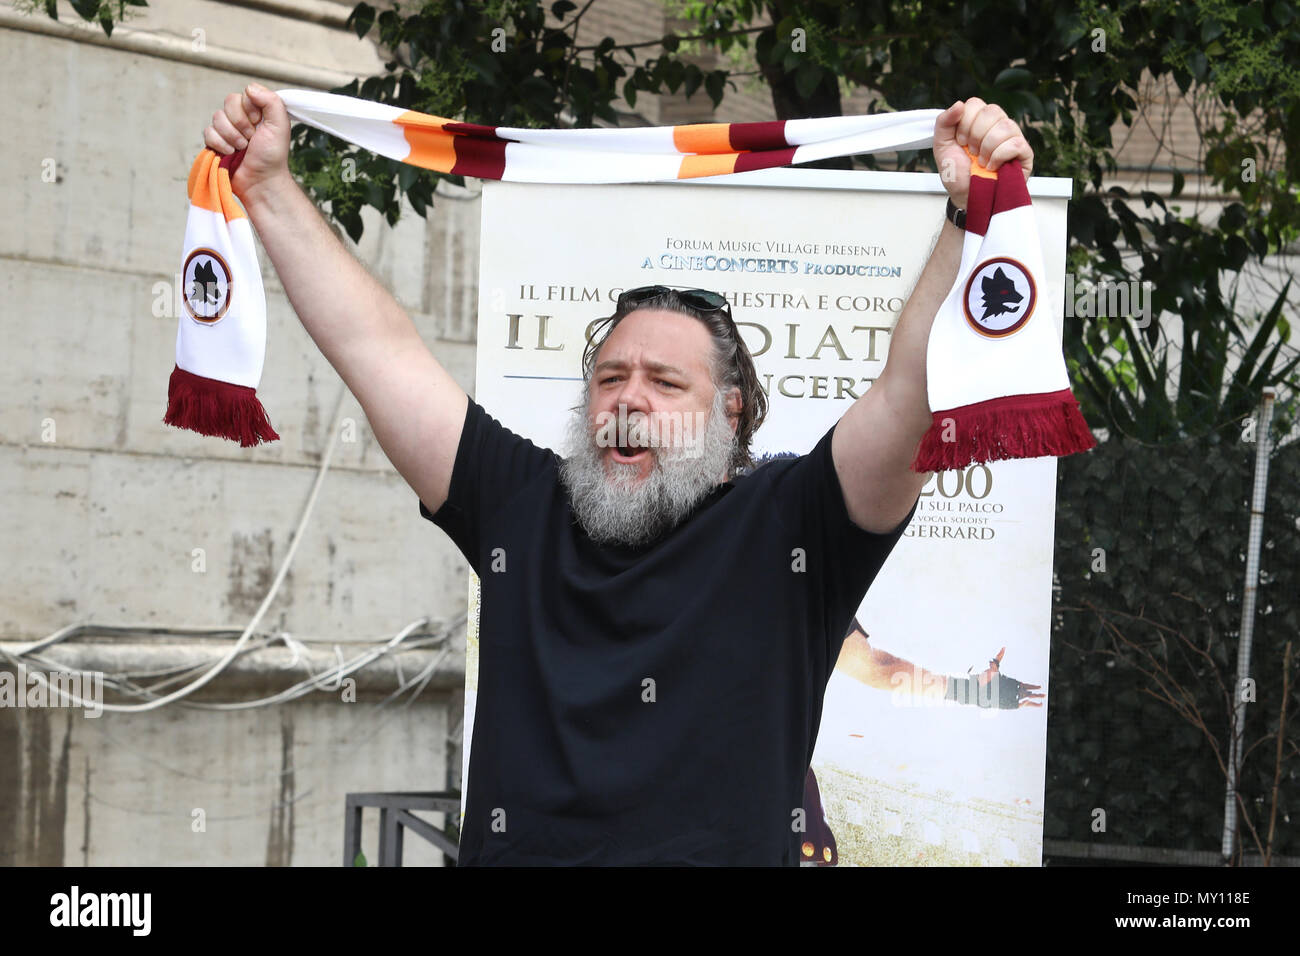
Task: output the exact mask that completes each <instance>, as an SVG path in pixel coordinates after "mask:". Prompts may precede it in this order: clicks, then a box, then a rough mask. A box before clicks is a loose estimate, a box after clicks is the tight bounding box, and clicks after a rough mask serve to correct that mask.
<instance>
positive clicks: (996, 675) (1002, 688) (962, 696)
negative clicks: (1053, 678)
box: [944, 647, 1046, 710]
mask: <svg viewBox="0 0 1300 956" xmlns="http://www.w3.org/2000/svg"><path fill="white" fill-rule="evenodd" d="M1006 652H1007V649H1006V648H1005V647H1004V648H1002V650H1000V651H998V656H997V657H995V658H993V659H992V660H990V661H989V666H988V667H987V668H985V669H984V671H983V672H981V673H980V675H979V676H978V677H975V678H973V679H972V678H967V677H949V678H948V688H947V692H946V694H945V695H944V696H945V697H946V698H947V699H948V700H955V701H957V703H959V704H974V705H975V706H977V707H996V708H998V709H1000V710H1016V709H1017V708H1020V707H1042V706H1043V705H1042V704H1041V703H1039V701H1040V700H1042V699H1043V697H1045V696H1046V695H1045V694H1035V693H1034V691H1036V690H1038V689H1039V688H1040V687H1041V686H1042V685H1041V684H1022V683H1021V682H1020V681H1018V680H1016V679H1015V678H1014V677H1003V676H1002V656H1003V655H1004V654H1006Z"/></svg>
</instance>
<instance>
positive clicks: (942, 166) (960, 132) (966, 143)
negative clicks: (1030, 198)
mask: <svg viewBox="0 0 1300 956" xmlns="http://www.w3.org/2000/svg"><path fill="white" fill-rule="evenodd" d="M967 150H969V151H970V153H969V154H968V153H967ZM971 154H973V155H974V156H976V157H977V158H978V159H979V163H980V165H981V166H983V167H984V168H985V169H987V170H989V171H990V172H996V171H997V169H998V167H999V166H1001V165H1002V164H1003V163H1009V162H1018V163H1020V168H1021V169H1022V170H1024V173H1025V178H1026V179H1028V178H1029V174H1030V173H1031V172H1032V171H1033V168H1034V151H1033V150H1032V149H1030V148H1029V141H1028V140H1026V139H1025V137H1024V134H1023V133H1021V132H1020V127H1019V126H1017V125H1016V124H1015V122H1013V121H1012V120H1011V118H1010V117H1008V116H1007V114H1006V112H1005V111H1004V110H1003V109H1002V107H1000V106H994V105H992V104H989V103H985V102H984V101H983V100H981V99H979V98H978V97H974V96H972V97H971V98H970V99H968V100H966V101H964V102H963V101H962V100H958V101H957V102H956V103H953V104H952V106H950V107H948V108H947V109H946V110H944V111H943V112H942V113H941V114H940V115H939V118H938V119H937V120H935V123H934V162H935V165H937V166H938V167H939V178H940V179H941V180H942V181H943V185H944V188H945V189H947V190H948V195H949V196H951V197H952V202H953V205H955V206H957V208H959V209H965V208H966V198H967V196H969V194H970V156H971Z"/></svg>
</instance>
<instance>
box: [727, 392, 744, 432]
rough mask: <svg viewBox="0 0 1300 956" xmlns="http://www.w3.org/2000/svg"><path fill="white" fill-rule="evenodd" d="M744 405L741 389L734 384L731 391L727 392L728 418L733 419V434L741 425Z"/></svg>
mask: <svg viewBox="0 0 1300 956" xmlns="http://www.w3.org/2000/svg"><path fill="white" fill-rule="evenodd" d="M743 407H744V401H743V400H742V399H741V397H740V389H738V388H736V387H735V386H732V388H731V391H729V392H728V393H727V418H728V419H729V420H730V421H731V431H732V433H733V434H734V433H735V431H736V429H737V428H739V427H740V410H741V408H743Z"/></svg>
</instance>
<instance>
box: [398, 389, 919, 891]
mask: <svg viewBox="0 0 1300 956" xmlns="http://www.w3.org/2000/svg"><path fill="white" fill-rule="evenodd" d="M833 431H834V427H833V426H832V428H831V429H829V430H828V431H827V432H826V434H825V435H824V436H823V437H822V439H821V440H820V441H819V442H818V444H817V447H816V448H815V449H813V451H811V452H810V453H809V454H807V455H804V456H801V457H798V458H789V459H784V460H777V461H772V462H769V463H767V464H764V465H762V466H761V467H759V468H757V469H756V470H754V471H753V472H752V473H750V474H747V475H742V476H740V477H738V478H735V479H733V480H732V481H728V482H726V483H723V484H719V485H718V486H717V487H716V488H715V489H714V490H713V491H712V492H710V493H709V494H708V495H707V496H706V497H705V498H704V499H703V500H702V501H701V503H700V504H699V505H698V506H697V508H696V510H695V511H694V512H692V513H691V515H690V516H689V517H688V518H686V519H685V520H684V521H683V522H682V523H681V524H679V525H678V526H677V527H676V528H674V529H673V530H672V531H670V532H669V533H668V534H666V535H665V536H664V537H662V538H660V539H659V540H658V541H657V542H655V543H653V544H651V545H649V546H648V547H644V548H641V549H636V550H634V549H627V548H620V547H603V546H599V545H597V544H595V543H594V542H593V541H592V540H591V539H590V538H589V537H587V535H586V534H585V532H583V530H582V527H581V525H580V524H579V523H578V522H577V520H576V518H575V517H574V515H573V512H572V511H571V509H570V507H569V501H568V496H567V493H566V492H565V489H564V486H563V485H562V484H561V482H560V477H559V463H560V458H559V456H558V455H557V454H556V453H555V452H553V451H551V450H549V449H545V448H539V447H538V446H537V445H535V444H533V443H532V442H531V441H529V440H528V439H526V438H521V437H520V436H518V435H516V434H515V433H514V432H512V431H510V430H509V429H507V428H506V427H505V426H504V425H502V424H501V423H500V422H498V421H497V420H496V419H495V418H493V417H492V416H491V415H489V414H488V413H487V412H486V411H485V410H484V409H483V408H482V406H480V405H479V404H478V403H477V402H475V401H473V400H471V401H470V403H469V408H468V410H467V412H466V416H465V424H464V431H463V433H462V435H461V439H460V446H459V447H458V449H457V452H456V462H455V466H454V468H453V471H452V478H451V487H450V493H449V496H448V498H447V501H446V503H445V504H444V505H443V506H442V507H441V508H440V509H439V510H438V513H437V514H436V515H434V514H430V512H429V510H428V509H427V508H426V507H425V506H424V503H423V502H421V503H420V514H421V515H423V516H424V517H425V518H428V519H430V520H431V521H433V522H434V523H435V524H437V525H438V527H440V528H442V529H443V530H444V531H446V532H447V534H448V535H449V536H450V537H451V539H452V541H454V542H455V543H456V545H457V547H459V548H460V550H461V552H462V553H463V554H464V555H465V557H466V559H467V560H468V561H469V564H470V567H472V568H473V569H474V571H475V572H476V573H477V574H478V575H479V578H480V587H481V605H480V612H479V672H478V700H477V705H476V710H475V716H474V728H473V737H472V744H471V750H470V764H469V779H468V781H467V786H468V790H467V793H466V807H465V816H464V819H463V825H462V829H461V842H460V860H459V862H460V865H462V866H467V865H481V864H518V865H534V864H537V865H540V864H556V863H568V864H706V865H707V864H741V865H789V866H795V865H798V862H799V846H800V842H801V837H802V834H803V832H805V830H804V829H801V823H800V821H801V820H802V818H803V813H802V807H803V789H804V777H805V774H806V773H807V770H808V765H809V761H810V760H811V758H812V751H813V745H814V743H815V742H816V738H817V730H818V726H819V724H820V722H821V710H822V697H823V695H824V693H825V689H826V682H827V681H828V680H829V678H830V674H831V670H832V669H833V668H834V666H835V661H836V658H837V657H838V656H839V652H840V647H841V645H842V644H843V642H844V635H845V633H846V631H847V630H848V627H849V623H850V622H851V620H852V619H853V615H854V614H855V612H856V611H857V608H858V605H859V604H860V603H861V601H862V598H863V596H864V595H865V594H866V591H867V588H868V586H869V585H870V584H871V582H872V580H873V579H874V578H875V576H876V573H877V572H878V571H879V570H880V568H881V566H882V565H883V564H884V562H885V559H886V558H887V557H888V555H889V552H890V551H891V550H892V549H893V547H894V545H895V543H896V542H897V541H898V539H899V537H901V535H902V533H903V529H904V528H905V527H906V526H907V523H908V521H910V520H911V517H912V514H913V513H914V512H915V510H916V504H915V503H913V505H912V511H911V512H909V513H908V516H907V517H906V518H904V519H903V521H902V522H901V523H900V524H899V526H898V527H897V528H895V529H894V530H892V531H891V532H889V533H888V534H871V533H868V532H866V531H863V530H862V529H860V528H858V527H857V526H856V525H854V524H853V523H852V522H851V521H850V519H849V516H848V513H847V511H846V510H845V505H844V498H843V494H842V492H841V489H840V484H839V479H838V476H837V475H836V473H835V467H834V465H833V463H832V461H831V435H832V433H833Z"/></svg>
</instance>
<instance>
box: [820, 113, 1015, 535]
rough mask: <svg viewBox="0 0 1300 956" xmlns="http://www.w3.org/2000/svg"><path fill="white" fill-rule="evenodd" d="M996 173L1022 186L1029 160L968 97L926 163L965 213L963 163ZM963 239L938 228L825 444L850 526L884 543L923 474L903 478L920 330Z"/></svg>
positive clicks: (921, 407) (910, 448)
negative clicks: (1016, 171)
mask: <svg viewBox="0 0 1300 956" xmlns="http://www.w3.org/2000/svg"><path fill="white" fill-rule="evenodd" d="M967 149H970V151H971V152H973V153H975V154H976V155H977V156H978V157H979V159H980V163H981V164H982V165H983V166H985V167H986V168H988V169H990V170H996V169H997V168H998V167H999V166H1001V165H1002V163H1004V162H1012V161H1015V162H1019V163H1020V165H1021V168H1022V169H1023V171H1024V174H1025V177H1026V178H1028V177H1029V173H1030V170H1031V169H1032V168H1033V158H1034V154H1033V150H1031V149H1030V148H1029V143H1028V142H1027V141H1026V140H1025V138H1024V136H1022V135H1021V132H1020V127H1018V126H1017V125H1016V124H1015V123H1014V122H1012V121H1011V120H1010V119H1008V118H1007V114H1006V113H1005V112H1003V110H1002V108H1001V107H1000V106H990V105H988V104H986V103H985V102H984V101H983V100H980V99H977V98H974V97H972V98H971V99H969V100H966V101H965V102H962V101H960V100H959V101H957V102H956V103H954V104H953V105H952V106H950V107H948V109H947V110H945V111H944V112H943V113H942V114H940V116H939V118H938V119H937V120H936V121H935V124H934V156H935V160H936V162H937V164H938V166H939V169H940V175H941V177H942V178H943V183H944V186H945V187H946V188H947V190H948V194H949V196H951V197H952V201H953V204H954V205H956V206H957V207H958V208H960V209H965V208H966V197H967V195H968V194H969V192H970V158H969V157H968V156H967V154H966V150H967ZM962 241H963V236H962V233H961V230H959V229H958V228H957V227H956V226H954V225H953V224H952V223H951V222H949V221H948V220H947V219H945V220H944V221H943V229H942V231H941V232H940V233H939V240H938V242H936V243H935V246H934V250H933V251H932V252H931V253H930V258H929V260H928V261H927V262H926V264H925V268H924V269H923V270H922V271H921V277H920V279H918V280H917V283H916V286H915V288H913V289H912V294H911V295H910V296H909V297H908V299H907V302H906V303H905V304H904V305H903V311H902V312H901V313H900V314H899V316H898V323H897V325H896V326H895V327H894V332H893V335H891V336H890V340H889V354H888V356H887V358H886V362H885V368H884V370H883V371H882V372H881V373H880V377H879V378H877V379H876V381H875V383H874V384H872V386H871V388H869V389H868V390H867V393H866V394H865V395H863V396H862V397H861V398H859V399H858V400H857V401H855V402H854V403H853V404H852V405H850V406H849V410H848V411H847V412H845V413H844V416H843V417H842V418H841V419H840V421H839V423H838V424H837V425H836V426H835V434H834V436H833V439H832V443H831V456H832V458H833V459H834V461H835V472H836V474H837V475H838V476H839V479H840V486H841V487H842V488H843V489H844V500H845V505H846V506H847V508H848V512H849V517H850V518H851V519H852V520H853V523H854V524H856V525H857V526H858V527H860V528H862V529H863V530H866V531H874V532H877V533H884V532H886V531H890V530H892V529H894V528H896V527H897V526H898V523H899V522H900V521H902V520H903V518H904V517H906V516H907V512H908V509H910V508H911V507H912V503H913V502H914V501H916V497H917V495H918V494H920V492H921V486H922V485H924V484H925V482H926V480H927V479H928V478H929V477H930V474H931V472H925V473H924V474H917V473H916V472H914V471H912V469H911V464H912V458H913V457H914V456H915V454H916V448H917V445H918V444H920V441H921V437H922V436H923V435H924V434H925V433H926V430H927V429H928V428H929V427H930V422H931V414H930V405H929V402H928V400H927V397H926V396H927V387H926V371H925V353H926V348H927V345H928V344H929V341H930V327H931V326H932V325H933V324H934V317H935V315H936V314H938V312H939V307H940V306H941V305H942V304H943V300H944V299H945V298H946V297H947V295H948V290H949V289H951V288H952V284H953V282H955V281H956V279H957V268H958V266H960V265H961V249H962Z"/></svg>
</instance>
